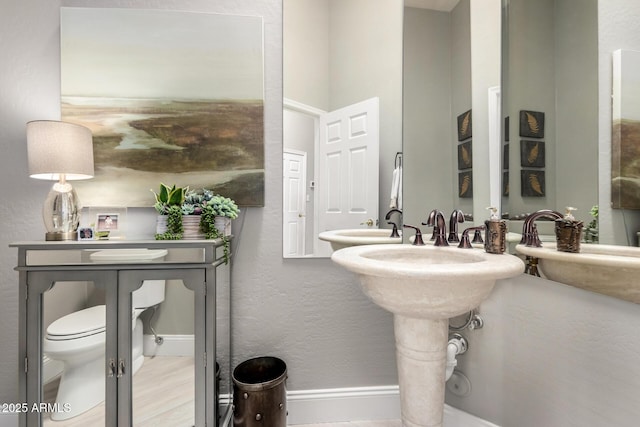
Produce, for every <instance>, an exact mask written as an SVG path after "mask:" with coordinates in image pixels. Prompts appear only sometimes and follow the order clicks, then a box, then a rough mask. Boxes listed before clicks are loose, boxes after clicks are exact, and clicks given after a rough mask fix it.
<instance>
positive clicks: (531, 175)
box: [520, 169, 546, 197]
mask: <svg viewBox="0 0 640 427" xmlns="http://www.w3.org/2000/svg"><path fill="white" fill-rule="evenodd" d="M520 187H521V188H520V191H521V194H522V197H545V196H546V191H545V173H544V171H543V170H539V169H522V170H521V171H520Z"/></svg>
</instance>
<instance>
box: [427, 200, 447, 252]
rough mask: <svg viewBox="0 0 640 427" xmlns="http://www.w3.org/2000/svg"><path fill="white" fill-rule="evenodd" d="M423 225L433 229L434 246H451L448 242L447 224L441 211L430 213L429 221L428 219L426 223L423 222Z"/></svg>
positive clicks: (436, 210)
mask: <svg viewBox="0 0 640 427" xmlns="http://www.w3.org/2000/svg"><path fill="white" fill-rule="evenodd" d="M422 225H426V226H429V227H433V237H432V238H431V240H435V242H434V246H449V242H447V223H446V222H445V219H444V214H443V213H442V211H441V210H439V209H434V210H432V211H431V212H430V213H429V219H427V222H426V223H425V222H423V223H422Z"/></svg>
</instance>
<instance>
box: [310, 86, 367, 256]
mask: <svg viewBox="0 0 640 427" xmlns="http://www.w3.org/2000/svg"><path fill="white" fill-rule="evenodd" d="M319 139H320V144H319V149H318V156H317V158H318V169H317V170H318V182H317V188H316V192H317V196H318V201H317V203H318V232H322V231H327V230H336V229H344V228H360V227H363V225H361V224H362V223H364V222H366V221H368V220H369V219H372V220H373V221H374V226H376V225H377V220H378V175H379V173H378V170H379V164H378V157H379V102H378V98H371V99H368V100H366V101H362V102H359V103H357V104H352V105H349V106H347V107H344V108H341V109H339V110H335V111H331V112H329V113H327V114H325V115H323V116H321V117H320V138H319ZM323 243H326V242H323ZM318 246H319V247H318V248H316V249H317V250H316V252H317V255H320V256H323V255H325V256H329V255H330V254H331V249H330V247H329V245H328V244H324V245H318Z"/></svg>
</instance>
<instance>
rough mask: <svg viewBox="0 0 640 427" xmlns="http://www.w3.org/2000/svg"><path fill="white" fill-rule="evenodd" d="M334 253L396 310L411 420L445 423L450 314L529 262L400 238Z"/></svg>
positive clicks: (408, 426)
mask: <svg viewBox="0 0 640 427" xmlns="http://www.w3.org/2000/svg"><path fill="white" fill-rule="evenodd" d="M331 259H332V260H333V261H335V262H336V263H337V264H339V265H341V266H343V267H344V268H346V269H347V270H349V271H352V272H354V273H357V274H358V276H359V279H360V283H361V286H362V290H363V291H364V293H365V294H366V295H367V296H368V297H369V298H370V299H371V300H372V301H373V302H375V303H376V304H378V305H379V306H381V307H383V308H384V309H386V310H388V311H390V312H392V313H393V314H394V329H395V338H396V356H397V364H398V379H399V383H400V398H401V408H402V423H403V426H405V427H418V426H420V427H426V426H429V427H435V426H441V425H442V417H443V410H444V390H445V366H446V349H447V342H448V331H449V318H451V317H455V316H458V315H460V314H463V313H465V312H467V311H470V310H471V309H473V308H476V307H477V306H478V305H480V303H481V302H482V301H483V300H484V299H485V298H486V297H487V296H488V295H489V293H490V292H491V290H492V289H493V286H494V285H495V282H496V280H498V279H506V278H509V277H514V276H517V275H519V274H521V273H522V272H523V271H524V263H523V262H522V260H520V259H519V258H517V257H515V256H512V255H493V254H488V253H486V252H484V251H482V250H478V249H458V248H455V247H436V246H430V245H429V246H413V245H397V244H396V245H371V246H356V247H351V248H346V249H342V250H339V251H336V252H334V253H333V255H332V256H331Z"/></svg>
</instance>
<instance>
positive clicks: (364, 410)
mask: <svg viewBox="0 0 640 427" xmlns="http://www.w3.org/2000/svg"><path fill="white" fill-rule="evenodd" d="M287 410H288V411H289V416H288V417H287V424H290V425H295V424H317V423H335V422H345V421H358V420H391V419H400V392H399V389H398V386H380V387H358V388H339V389H322V390H299V391H296V390H292V391H288V392H287Z"/></svg>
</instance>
